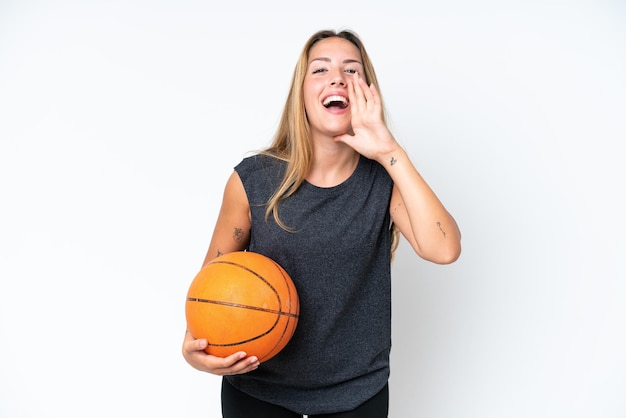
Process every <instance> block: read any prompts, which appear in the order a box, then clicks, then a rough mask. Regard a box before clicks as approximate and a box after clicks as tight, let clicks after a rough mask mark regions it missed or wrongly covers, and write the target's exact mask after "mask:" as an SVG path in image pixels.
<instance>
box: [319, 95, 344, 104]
mask: <svg viewBox="0 0 626 418" xmlns="http://www.w3.org/2000/svg"><path fill="white" fill-rule="evenodd" d="M332 102H341V103H343V104H344V105H345V104H348V101H347V100H346V98H345V97H343V96H329V97H327V98H326V100H324V106H328V105H329V104H331V103H332Z"/></svg>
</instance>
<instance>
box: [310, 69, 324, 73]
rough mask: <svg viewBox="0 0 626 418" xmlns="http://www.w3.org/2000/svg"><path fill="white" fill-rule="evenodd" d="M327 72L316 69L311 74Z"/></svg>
mask: <svg viewBox="0 0 626 418" xmlns="http://www.w3.org/2000/svg"><path fill="white" fill-rule="evenodd" d="M325 71H326V69H325V68H314V69H313V71H312V72H311V74H321V73H323V72H325Z"/></svg>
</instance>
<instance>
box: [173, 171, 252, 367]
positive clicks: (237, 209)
mask: <svg viewBox="0 0 626 418" xmlns="http://www.w3.org/2000/svg"><path fill="white" fill-rule="evenodd" d="M250 225H251V220H250V205H249V204H248V198H247V196H246V192H245V190H244V188H243V184H242V183H241V179H240V178H239V175H238V174H237V173H236V172H233V174H232V175H231V176H230V178H229V179H228V181H227V182H226V187H225V189H224V196H223V199H222V206H221V209H220V213H219V215H218V217H217V222H216V223H215V229H214V231H213V236H212V237H211V242H210V244H209V249H208V251H207V254H206V257H205V258H204V263H203V264H202V265H203V266H204V265H206V264H207V263H208V262H209V261H211V260H212V259H214V258H215V257H218V256H219V255H221V254H226V253H229V252H233V251H241V250H244V249H245V248H246V247H247V246H248V242H249V240H250ZM206 347H207V341H206V340H205V339H196V338H195V337H194V336H193V335H191V332H189V330H186V331H185V337H184V340H183V347H182V353H183V357H184V358H185V360H186V361H187V363H189V364H190V365H191V366H192V367H194V368H195V369H197V370H200V371H204V372H208V373H212V374H216V375H229V374H240V373H247V372H249V371H252V370H255V369H256V368H258V367H259V360H258V359H257V358H256V357H254V356H251V357H247V354H246V353H244V352H237V353H234V354H232V355H230V356H228V357H225V358H221V357H216V356H212V355H209V354H207V353H206V352H205V351H204V349H205V348H206Z"/></svg>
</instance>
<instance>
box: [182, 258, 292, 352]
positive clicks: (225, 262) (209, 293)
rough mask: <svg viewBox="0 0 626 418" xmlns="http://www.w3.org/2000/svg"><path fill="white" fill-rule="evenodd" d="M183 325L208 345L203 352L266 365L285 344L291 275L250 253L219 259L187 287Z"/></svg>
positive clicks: (289, 321) (288, 332) (289, 324)
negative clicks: (241, 357)
mask: <svg viewBox="0 0 626 418" xmlns="http://www.w3.org/2000/svg"><path fill="white" fill-rule="evenodd" d="M185 314H186V318H187V327H188V328H189V331H191V333H192V334H193V336H194V337H196V338H204V339H206V340H207V341H208V343H209V344H208V346H207V348H206V349H205V351H206V352H207V353H208V354H212V355H214V356H218V357H227V356H229V355H231V354H233V353H236V352H238V351H245V352H246V353H247V354H248V355H249V356H252V355H253V356H257V357H258V359H259V361H261V362H263V361H267V360H269V359H270V358H272V357H274V356H275V355H276V354H278V352H279V351H281V350H282V349H283V348H284V347H285V346H286V345H287V343H288V342H289V340H290V339H291V337H292V336H293V333H294V331H295V329H296V325H297V324H298V316H299V315H300V303H299V299H298V294H297V293H296V288H295V286H294V284H293V281H292V280H291V277H289V275H288V274H287V272H286V271H285V270H284V269H283V268H282V267H281V266H280V265H278V263H276V262H275V261H273V260H272V259H270V258H268V257H266V256H264V255H261V254H258V253H254V252H250V251H238V252H233V253H228V254H224V255H222V256H219V257H217V258H215V259H213V260H212V261H210V262H209V263H208V264H206V265H205V266H204V267H203V268H202V269H201V270H200V272H198V274H197V275H196V277H195V278H194V279H193V281H192V282H191V285H190V286H189V291H188V292H187V302H186V304H185Z"/></svg>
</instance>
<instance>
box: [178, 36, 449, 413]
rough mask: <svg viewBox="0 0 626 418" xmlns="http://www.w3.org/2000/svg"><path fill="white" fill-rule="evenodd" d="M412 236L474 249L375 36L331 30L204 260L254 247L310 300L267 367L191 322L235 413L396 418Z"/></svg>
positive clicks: (430, 250) (245, 172)
mask: <svg viewBox="0 0 626 418" xmlns="http://www.w3.org/2000/svg"><path fill="white" fill-rule="evenodd" d="M398 233H400V234H402V235H403V236H404V237H405V239H406V240H407V241H408V242H409V243H410V245H411V247H412V248H413V249H414V250H415V252H416V253H417V254H418V255H419V256H420V257H422V258H423V259H425V260H429V261H432V262H434V263H439V264H447V263H452V262H454V261H455V260H456V259H457V258H458V257H459V255H460V252H461V245H460V240H461V237H460V232H459V229H458V227H457V224H456V222H455V220H454V219H453V217H452V216H451V215H450V214H449V213H448V211H447V210H446V209H445V207H444V206H443V205H442V203H441V202H440V200H439V199H438V198H437V196H436V195H435V193H434V192H433V191H432V190H431V188H430V187H429V186H428V184H427V183H426V182H425V181H424V179H423V178H422V176H421V175H420V174H419V172H418V171H417V170H416V168H415V166H414V165H413V163H412V162H411V161H410V159H409V157H408V155H407V153H406V152H405V151H404V149H402V147H400V145H399V144H398V142H397V141H396V140H395V138H394V136H393V135H392V133H391V132H390V130H389V129H388V127H387V125H386V123H385V112H384V106H383V102H382V98H381V95H380V93H379V88H378V82H377V79H376V75H375V72H374V68H373V66H372V63H371V61H370V59H369V57H368V55H367V52H366V50H365V47H364V46H363V44H362V42H361V40H360V39H359V37H358V36H357V35H356V34H355V33H353V32H351V31H341V32H335V31H329V30H323V31H320V32H317V33H315V34H314V35H313V36H311V38H309V40H308V41H307V42H306V44H305V46H304V48H303V50H302V53H301V55H300V57H299V59H298V62H297V64H296V67H295V71H294V74H293V79H292V83H291V89H290V91H289V95H288V98H287V102H286V104H285V108H284V110H283V114H282V118H281V121H280V124H279V127H278V130H277V132H276V134H275V137H274V140H273V142H272V144H271V145H270V146H269V147H268V148H267V149H266V150H264V151H262V152H259V153H257V154H255V155H252V156H250V157H246V158H244V159H243V160H242V161H241V162H240V163H239V164H238V165H237V166H236V167H235V170H234V171H233V173H232V175H231V176H230V178H229V180H228V181H227V184H226V187H225V190H224V196H223V201H222V206H221V209H220V213H219V216H218V220H217V223H216V225H215V229H214V232H213V236H212V238H211V241H210V244H209V248H208V251H207V255H206V258H205V260H204V262H205V263H207V262H209V261H210V260H212V259H213V258H215V257H217V256H219V255H221V254H225V253H228V252H232V251H240V250H244V249H247V250H249V251H254V252H258V253H261V254H264V255H266V256H268V257H270V258H272V259H274V260H275V261H276V262H278V263H279V264H280V265H281V266H283V267H284V268H285V270H286V271H287V272H288V273H289V275H290V276H291V278H292V279H293V280H294V282H295V284H296V287H297V289H298V294H299V296H300V319H299V323H298V327H297V329H296V332H295V334H294V336H293V338H292V339H291V341H290V342H289V344H288V345H287V347H285V349H284V350H283V351H281V352H280V353H279V354H278V355H277V356H276V357H274V358H272V359H270V360H268V361H267V362H265V363H263V364H259V361H258V359H257V358H256V357H254V356H247V354H246V353H236V354H233V355H231V356H229V357H226V358H218V357H214V356H211V355H208V354H206V353H205V352H204V351H203V350H204V348H205V347H206V345H207V341H206V340H202V339H195V338H194V336H193V335H191V334H190V332H189V331H187V332H186V334H185V339H184V342H183V349H182V351H183V356H184V357H185V359H186V360H187V362H188V363H189V364H190V365H191V366H193V367H194V368H196V369H198V370H201V371H206V372H209V373H212V374H215V375H220V376H223V382H222V412H223V416H224V417H226V418H235V417H246V418H261V417H268V418H281V417H285V418H287V417H289V418H296V417H302V416H303V415H304V414H306V415H308V416H309V417H316V416H325V417H336V418H339V417H343V418H348V417H366V418H367V417H372V418H383V417H387V415H388V403H389V392H388V390H389V389H388V378H389V355H390V349H391V277H390V270H391V268H390V264H391V258H392V255H393V251H394V249H395V247H396V245H397V242H398V241H397V240H398V236H397V234H398Z"/></svg>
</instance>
